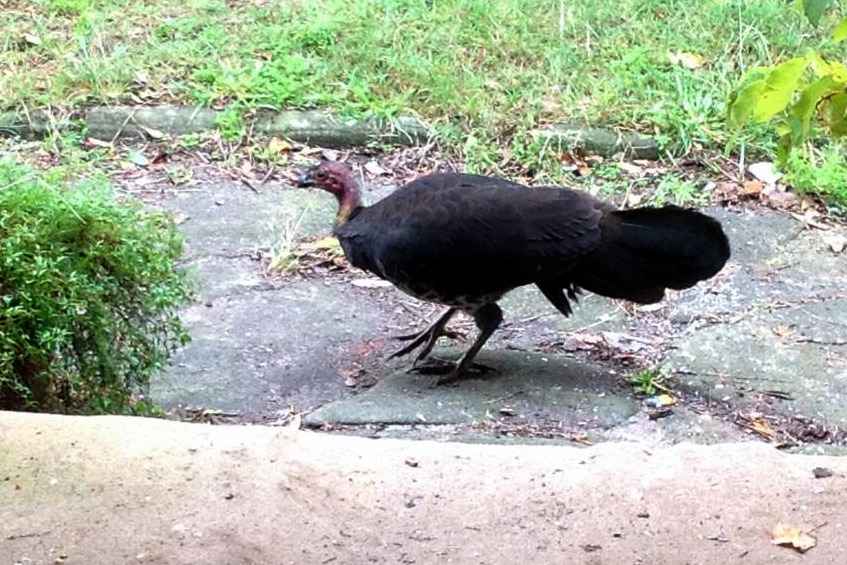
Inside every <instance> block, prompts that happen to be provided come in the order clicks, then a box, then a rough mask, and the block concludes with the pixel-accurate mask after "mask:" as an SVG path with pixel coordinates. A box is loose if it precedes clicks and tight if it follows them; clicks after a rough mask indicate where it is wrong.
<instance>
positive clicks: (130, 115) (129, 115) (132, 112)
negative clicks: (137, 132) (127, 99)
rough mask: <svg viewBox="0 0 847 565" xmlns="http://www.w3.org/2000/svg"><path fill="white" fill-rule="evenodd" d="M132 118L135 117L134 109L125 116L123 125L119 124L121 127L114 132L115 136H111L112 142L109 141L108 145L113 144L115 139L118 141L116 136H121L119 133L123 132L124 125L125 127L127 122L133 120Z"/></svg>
mask: <svg viewBox="0 0 847 565" xmlns="http://www.w3.org/2000/svg"><path fill="white" fill-rule="evenodd" d="M134 117H135V109H133V110H132V111H131V112H130V113H129V114H127V116H126V119H125V120H124V123H122V124H121V127H119V128H118V131H116V132H115V135H113V136H112V140H111V141H109V143H110V144H113V143H115V140H117V139H118V136H119V135H120V134H121V132H122V131H123V130H124V128H125V127H126V125H127V124H128V123H129V121H130V120H131V119H133V118H134Z"/></svg>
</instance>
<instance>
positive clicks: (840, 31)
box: [832, 18, 847, 43]
mask: <svg viewBox="0 0 847 565" xmlns="http://www.w3.org/2000/svg"><path fill="white" fill-rule="evenodd" d="M845 39H847V18H841V21H840V22H838V25H837V26H835V31H833V32H832V40H833V41H834V42H836V43H841V42H842V41H844V40H845Z"/></svg>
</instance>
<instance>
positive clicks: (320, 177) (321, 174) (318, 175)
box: [315, 171, 326, 180]
mask: <svg viewBox="0 0 847 565" xmlns="http://www.w3.org/2000/svg"><path fill="white" fill-rule="evenodd" d="M315 178H316V179H318V180H326V173H325V172H323V171H318V172H317V173H315Z"/></svg>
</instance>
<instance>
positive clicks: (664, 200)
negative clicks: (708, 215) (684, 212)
mask: <svg viewBox="0 0 847 565" xmlns="http://www.w3.org/2000/svg"><path fill="white" fill-rule="evenodd" d="M707 202H708V196H707V195H706V194H705V193H704V192H703V191H702V190H700V188H699V187H698V186H697V184H696V183H694V182H692V181H690V180H686V179H682V178H679V177H677V176H673V175H670V176H666V177H664V178H662V180H661V181H659V186H658V187H657V188H656V191H655V192H654V193H653V196H652V197H651V204H656V205H660V204H676V205H677V206H691V205H694V204H700V205H702V204H706V203H707Z"/></svg>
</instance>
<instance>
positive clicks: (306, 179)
mask: <svg viewBox="0 0 847 565" xmlns="http://www.w3.org/2000/svg"><path fill="white" fill-rule="evenodd" d="M310 186H315V181H314V179H312V171H306V172H305V173H302V174H301V175H300V178H299V179H297V188H308V187H310Z"/></svg>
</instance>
